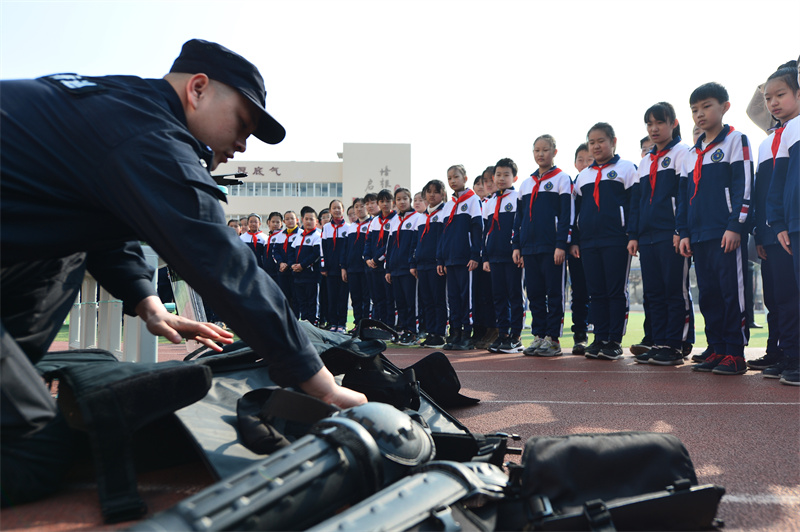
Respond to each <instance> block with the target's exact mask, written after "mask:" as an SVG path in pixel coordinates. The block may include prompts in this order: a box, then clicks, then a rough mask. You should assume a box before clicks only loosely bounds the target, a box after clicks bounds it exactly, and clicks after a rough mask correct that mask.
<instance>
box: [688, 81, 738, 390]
mask: <svg viewBox="0 0 800 532" xmlns="http://www.w3.org/2000/svg"><path fill="white" fill-rule="evenodd" d="M689 104H690V106H691V110H692V118H693V119H694V122H695V124H697V125H698V126H700V129H701V130H702V131H703V134H702V135H700V138H699V139H698V140H697V143H696V144H695V145H694V147H693V149H692V150H691V151H690V152H689V157H687V159H686V161H685V162H684V168H683V171H682V173H681V190H680V194H679V196H678V205H677V218H678V223H677V227H678V231H679V234H680V237H681V241H680V251H681V254H682V255H683V256H684V257H690V256H691V257H694V261H695V272H696V273H697V288H698V289H699V291H700V311H701V312H702V313H703V317H704V318H705V323H706V338H707V339H708V342H709V344H710V345H711V346H712V348H713V353H712V354H710V355H709V356H708V357H707V358H706V360H705V361H704V362H702V363H700V364H695V365H694V366H692V369H693V370H695V371H701V372H713V373H715V374H718V375H741V374H744V373H746V372H747V365H746V364H745V360H744V346H745V345H747V341H748V337H749V330H748V328H747V320H746V313H745V302H744V277H743V271H742V268H743V265H745V264H746V263H747V262H746V261H747V245H746V242H747V236H746V235H747V232H748V211H749V206H750V190H751V186H752V175H753V168H752V161H751V160H750V147H749V144H748V141H747V137H745V136H744V135H742V134H741V133H740V132H738V131H734V129H733V128H732V127H731V126H728V125H725V124H723V121H722V120H723V117H724V115H725V113H726V112H727V111H728V109H729V108H730V102H729V101H728V91H726V90H725V88H724V87H723V86H722V85H720V84H718V83H706V84H705V85H701V86H700V87H698V88H697V89H695V90H694V92H692V94H691V97H690V98H689ZM743 235H744V245H743V242H742V240H743Z"/></svg>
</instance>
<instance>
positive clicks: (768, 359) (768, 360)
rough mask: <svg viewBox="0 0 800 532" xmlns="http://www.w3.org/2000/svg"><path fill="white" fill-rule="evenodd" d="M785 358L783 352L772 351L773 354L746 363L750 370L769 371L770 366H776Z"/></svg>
mask: <svg viewBox="0 0 800 532" xmlns="http://www.w3.org/2000/svg"><path fill="white" fill-rule="evenodd" d="M782 358H783V352H782V351H772V352H771V353H767V354H765V355H764V356H763V357H761V358H757V359H755V360H748V361H747V362H746V364H747V367H748V368H750V369H767V368H768V367H770V366H774V365H775V364H777V363H778V362H780V361H781V359H782Z"/></svg>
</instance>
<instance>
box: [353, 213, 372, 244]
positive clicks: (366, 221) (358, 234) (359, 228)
mask: <svg viewBox="0 0 800 532" xmlns="http://www.w3.org/2000/svg"><path fill="white" fill-rule="evenodd" d="M371 221H372V218H370V217H368V218H367V219H366V220H364V221H363V222H357V223H358V227H357V228H356V242H358V239H359V237H360V236H361V228H362V227H363V226H364V224H368V223H370V222H371Z"/></svg>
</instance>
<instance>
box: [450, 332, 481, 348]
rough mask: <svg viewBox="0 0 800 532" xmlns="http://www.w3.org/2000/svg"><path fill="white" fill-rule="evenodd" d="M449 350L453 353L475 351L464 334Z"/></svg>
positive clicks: (470, 341)
mask: <svg viewBox="0 0 800 532" xmlns="http://www.w3.org/2000/svg"><path fill="white" fill-rule="evenodd" d="M450 349H451V350H453V351H469V350H470V349H475V345H474V344H473V343H472V340H471V339H470V337H469V336H468V335H466V334H464V335H461V336H460V337H459V338H458V340H456V341H455V342H453V347H451V348H450Z"/></svg>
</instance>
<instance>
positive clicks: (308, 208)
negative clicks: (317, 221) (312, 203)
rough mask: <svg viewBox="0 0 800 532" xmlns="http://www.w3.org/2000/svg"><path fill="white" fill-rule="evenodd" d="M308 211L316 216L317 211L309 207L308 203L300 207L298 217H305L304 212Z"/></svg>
mask: <svg viewBox="0 0 800 532" xmlns="http://www.w3.org/2000/svg"><path fill="white" fill-rule="evenodd" d="M308 213H312V214H313V215H314V217H316V216H317V211H315V210H314V209H313V208H311V207H309V206H308V205H306V206H305V207H303V208H302V209H300V218H305V217H306V214H308Z"/></svg>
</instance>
